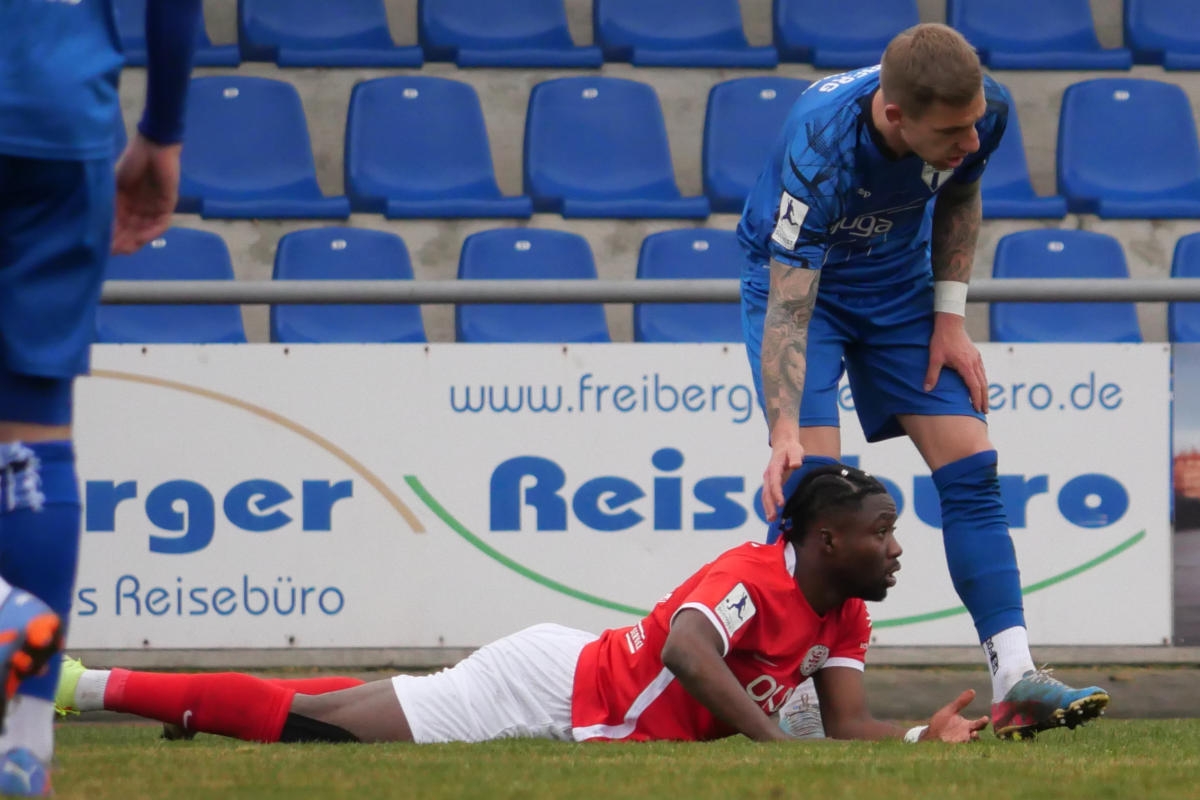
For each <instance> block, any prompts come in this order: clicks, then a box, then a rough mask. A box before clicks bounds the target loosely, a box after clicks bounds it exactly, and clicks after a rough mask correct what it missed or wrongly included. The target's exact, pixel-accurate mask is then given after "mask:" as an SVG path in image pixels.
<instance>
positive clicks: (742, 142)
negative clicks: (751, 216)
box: [702, 76, 808, 214]
mask: <svg viewBox="0 0 1200 800" xmlns="http://www.w3.org/2000/svg"><path fill="white" fill-rule="evenodd" d="M807 86H808V81H803V80H799V79H797V78H778V77H774V76H772V77H768V78H734V79H733V80H730V81H725V82H724V83H718V84H717V85H716V86H714V87H712V90H711V91H709V93H708V108H707V110H706V111H705V113H704V150H703V155H702V161H703V164H704V194H705V195H706V196H707V197H708V202H709V204H710V205H711V206H712V210H713V211H714V212H716V213H719V214H721V213H723V214H739V213H741V211H742V206H743V205H744V204H745V202H746V195H748V194H749V193H750V189H751V188H753V186H754V183H755V181H757V180H758V174H759V173H760V172H762V168H763V165H764V164H766V163H767V159H768V158H769V157H770V155H771V145H772V144H774V142H775V140H776V139H777V138H779V133H780V131H782V130H783V121H784V120H785V119H786V118H787V115H788V111H789V110H791V108H792V104H793V103H795V102H796V98H797V97H799V96H800V93H801V92H803V91H804V89H805V87H807Z"/></svg>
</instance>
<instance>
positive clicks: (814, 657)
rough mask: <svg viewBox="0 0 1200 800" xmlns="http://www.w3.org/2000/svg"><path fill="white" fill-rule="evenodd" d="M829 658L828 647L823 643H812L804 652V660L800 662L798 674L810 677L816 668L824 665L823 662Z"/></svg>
mask: <svg viewBox="0 0 1200 800" xmlns="http://www.w3.org/2000/svg"><path fill="white" fill-rule="evenodd" d="M828 660H829V648H828V647H826V646H825V645H823V644H814V645H813V646H812V647H810V648H808V652H807V653H805V654H804V660H803V661H801V662H800V674H801V675H803V676H804V677H806V678H808V677H811V676H812V675H813V674H814V673H816V671H817V670H819V669H820V668H821V667H823V666H825V662H826V661H828Z"/></svg>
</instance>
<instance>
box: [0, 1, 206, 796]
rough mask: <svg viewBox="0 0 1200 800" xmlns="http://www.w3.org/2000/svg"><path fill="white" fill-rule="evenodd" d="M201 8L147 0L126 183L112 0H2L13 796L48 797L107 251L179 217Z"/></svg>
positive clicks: (0, 533)
mask: <svg viewBox="0 0 1200 800" xmlns="http://www.w3.org/2000/svg"><path fill="white" fill-rule="evenodd" d="M200 6H201V0H148V2H147V4H146V38H147V41H148V44H149V62H150V63H149V67H148V72H147V80H148V83H147V99H146V109H145V114H144V115H143V117H142V120H141V122H140V124H139V125H138V134H137V135H135V136H134V137H133V138H132V140H131V141H130V143H129V146H128V148H127V149H126V151H125V153H124V154H123V156H122V157H121V160H120V161H119V162H118V164H117V166H116V171H115V176H114V169H113V155H114V153H113V135H114V132H115V130H116V127H115V126H116V125H118V124H120V120H121V117H120V107H119V105H118V98H117V80H118V77H119V75H120V70H121V65H122V61H123V59H122V56H121V51H120V44H119V40H118V38H117V28H116V22H115V19H114V10H113V6H112V2H111V0H0V667H2V668H3V671H2V672H0V680H3V682H4V691H3V694H0V711H2V712H3V724H4V729H3V733H2V734H0V794H5V795H40V794H47V793H49V790H50V783H49V775H48V770H49V764H50V760H51V757H52V756H53V753H54V733H53V727H52V724H53V720H54V690H55V687H56V685H57V683H58V670H59V660H60V656H59V651H60V649H61V643H62V638H63V633H64V628H65V622H66V619H67V616H68V613H69V611H70V606H71V595H72V593H73V591H74V583H75V566H76V561H77V558H78V554H79V514H80V504H79V489H78V485H77V478H76V474H75V454H74V449H73V447H72V444H71V390H72V384H73V381H74V378H75V376H76V375H79V374H82V373H85V372H86V371H87V368H88V348H89V345H90V344H91V341H92V338H93V335H94V330H93V328H94V320H95V313H96V306H97V303H98V302H99V298H100V286H101V282H102V280H103V276H104V266H105V262H106V261H107V259H108V255H109V252H110V249H111V250H112V251H113V252H117V253H131V252H133V251H135V250H137V249H138V248H139V247H141V246H142V245H143V244H145V243H146V242H148V241H150V240H151V239H153V238H154V237H156V236H158V235H159V234H161V233H162V232H163V231H165V230H166V229H167V227H168V226H169V225H170V220H171V214H172V212H173V211H174V209H175V202H176V199H177V194H178V185H179V155H180V149H181V147H180V144H179V142H180V141H181V139H182V134H183V116H184V114H183V112H184V104H185V98H186V95H187V84H188V77H189V74H190V72H191V60H192V53H193V51H194V49H195V38H196V30H197V25H198V24H200ZM114 183H115V193H114ZM114 194H115V196H114ZM114 211H115V214H114ZM114 220H115V223H114ZM7 701H11V702H7Z"/></svg>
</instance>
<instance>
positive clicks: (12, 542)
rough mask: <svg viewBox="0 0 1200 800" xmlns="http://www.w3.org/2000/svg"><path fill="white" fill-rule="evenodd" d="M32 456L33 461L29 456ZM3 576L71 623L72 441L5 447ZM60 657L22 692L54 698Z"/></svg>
mask: <svg viewBox="0 0 1200 800" xmlns="http://www.w3.org/2000/svg"><path fill="white" fill-rule="evenodd" d="M30 455H32V456H33V458H30V457H29V456H30ZM0 483H2V484H3V489H4V491H3V493H2V494H0V575H2V576H3V577H4V579H5V580H7V581H8V582H9V583H11V584H12V585H13V586H18V587H20V588H22V589H24V590H25V591H27V592H29V593H30V594H33V595H35V596H37V597H38V598H40V599H41V600H42V601H43V602H45V603H46V604H47V605H48V606H50V608H52V609H53V610H54V611H55V612H56V613H57V614H58V615H59V616H61V617H62V618H63V621H64V622H66V621H67V620H68V619H69V618H70V611H71V595H72V593H73V592H74V587H75V566H76V564H77V562H78V561H79V525H80V520H79V484H78V480H77V479H76V476H75V451H74V449H73V447H72V446H71V443H70V442H39V443H37V444H31V445H20V444H7V445H0ZM60 663H61V659H60V656H58V655H55V656H54V658H53V659H51V661H50V668H49V671H48V672H47V674H46V675H42V676H40V677H37V678H30V679H28V680H26V681H24V682H22V684H21V687H20V693H21V694H27V695H30V696H33V697H40V698H42V699H45V700H53V699H54V690H55V688H56V687H57V685H58V671H59V664H60Z"/></svg>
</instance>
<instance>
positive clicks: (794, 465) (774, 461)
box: [762, 441, 804, 522]
mask: <svg viewBox="0 0 1200 800" xmlns="http://www.w3.org/2000/svg"><path fill="white" fill-rule="evenodd" d="M803 462H804V448H803V447H802V446H801V445H800V442H798V441H780V442H776V443H773V444H772V445H771V460H770V461H768V462H767V469H766V470H765V471H764V472H763V489H762V504H763V511H764V512H765V513H766V515H767V522H774V521H775V520H776V519H777V518H778V517H779V510H780V509H781V508H782V507H783V504H784V503H785V502H787V498H786V497H784V496H783V485H784V484H785V483H787V479H788V477H789V476H790V475H791V474H792V472H793V470H796V469H799V468H800V465H801V464H802V463H803Z"/></svg>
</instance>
